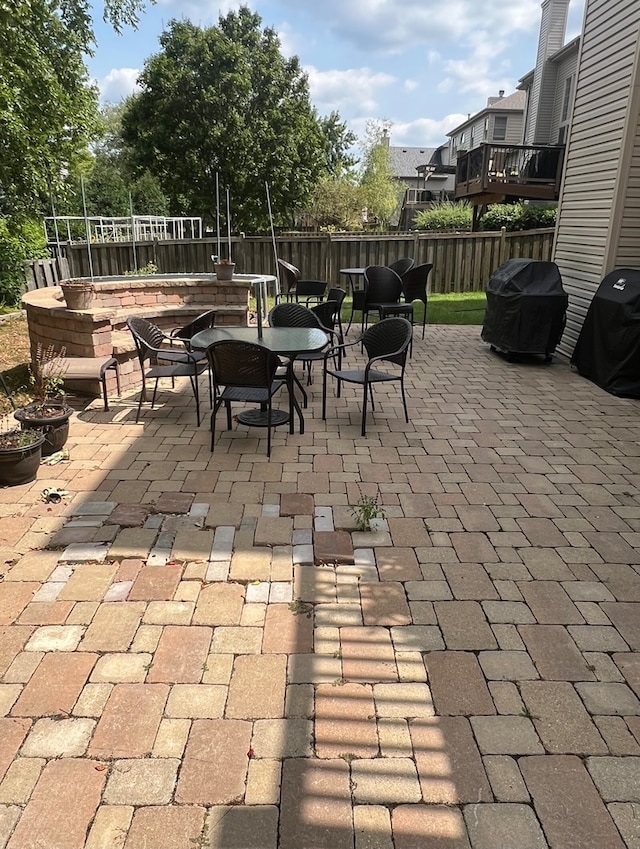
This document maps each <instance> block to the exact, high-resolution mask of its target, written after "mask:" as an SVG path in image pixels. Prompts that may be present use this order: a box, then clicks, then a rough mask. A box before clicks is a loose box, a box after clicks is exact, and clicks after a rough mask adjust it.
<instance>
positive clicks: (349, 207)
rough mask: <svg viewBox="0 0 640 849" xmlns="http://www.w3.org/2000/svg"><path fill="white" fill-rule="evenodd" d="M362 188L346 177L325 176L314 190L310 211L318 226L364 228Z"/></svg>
mask: <svg viewBox="0 0 640 849" xmlns="http://www.w3.org/2000/svg"><path fill="white" fill-rule="evenodd" d="M363 206H364V203H363V200H362V190H361V188H360V186H358V185H357V184H356V183H355V182H354V181H353V180H350V179H348V178H346V177H342V178H340V179H338V178H336V177H329V176H328V177H325V178H324V179H322V180H320V182H319V183H318V185H317V186H316V187H315V189H314V191H313V195H312V198H311V204H310V207H309V212H310V214H311V216H312V218H313V220H314V222H315V224H316V227H318V228H331V229H336V230H360V229H362V209H363Z"/></svg>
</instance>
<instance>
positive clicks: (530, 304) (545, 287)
mask: <svg viewBox="0 0 640 849" xmlns="http://www.w3.org/2000/svg"><path fill="white" fill-rule="evenodd" d="M568 301H569V298H568V296H567V294H566V292H565V291H564V289H563V287H562V278H561V276H560V270H559V269H558V266H557V265H556V264H555V262H544V261H542V260H535V259H510V260H508V261H507V262H505V263H503V265H501V266H500V268H498V269H497V270H496V271H494V273H493V274H492V275H491V278H490V280H489V282H488V283H487V309H486V312H485V316H484V324H483V327H482V338H483V339H484V341H485V342H488V343H489V344H490V345H492V346H493V347H495V348H498V349H499V350H500V351H503V352H505V353H518V354H544V355H545V356H550V355H551V354H552V353H553V352H554V351H555V349H556V345H557V344H558V342H559V341H560V337H561V336H562V331H563V330H564V325H565V321H566V313H567V304H568Z"/></svg>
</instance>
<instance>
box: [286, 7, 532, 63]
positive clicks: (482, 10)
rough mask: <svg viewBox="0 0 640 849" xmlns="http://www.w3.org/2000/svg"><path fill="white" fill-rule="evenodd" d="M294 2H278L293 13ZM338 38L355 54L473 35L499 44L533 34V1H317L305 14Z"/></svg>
mask: <svg viewBox="0 0 640 849" xmlns="http://www.w3.org/2000/svg"><path fill="white" fill-rule="evenodd" d="M299 3H300V0H281V5H283V6H290V7H296V8H298V9H299ZM305 11H306V13H307V14H309V15H313V16H315V17H316V18H317V19H318V20H321V21H323V23H324V24H325V25H326V26H327V27H328V28H329V29H330V30H331V31H332V32H333V33H334V34H335V35H337V36H338V37H339V38H341V39H343V40H344V41H347V42H349V43H351V44H354V45H356V46H357V47H359V48H360V49H363V50H365V49H368V50H373V51H374V52H391V53H396V52H400V51H402V50H404V49H406V48H407V47H410V46H414V45H417V44H424V45H429V46H431V47H434V46H436V47H439V45H440V44H441V42H443V41H449V40H455V41H459V40H464V39H467V38H470V37H471V36H473V35H474V34H475V33H482V34H484V35H486V36H487V37H493V38H497V39H504V38H506V37H508V36H511V35H513V34H514V33H518V32H527V33H532V32H535V31H536V30H537V28H538V26H539V24H540V2H539V0H516V2H514V0H481V2H480V0H449V2H447V3H439V2H437V0H349V2H348V3H345V2H344V0H323V2H322V3H309V4H308V6H307V7H306V8H305Z"/></svg>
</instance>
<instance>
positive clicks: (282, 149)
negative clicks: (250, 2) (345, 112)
mask: <svg viewBox="0 0 640 849" xmlns="http://www.w3.org/2000/svg"><path fill="white" fill-rule="evenodd" d="M160 44H161V48H162V51H161V52H160V53H158V54H156V55H155V56H152V57H151V58H150V59H148V60H147V61H146V63H145V67H144V71H143V72H142V74H141V78H140V84H141V86H142V90H141V92H140V93H139V94H138V95H137V96H135V97H133V98H132V99H131V101H130V102H129V104H128V107H127V109H126V111H125V115H124V118H123V137H124V140H125V142H126V144H127V146H128V147H129V151H130V155H131V159H132V161H133V162H134V164H135V166H136V167H137V168H138V169H140V170H144V169H146V170H149V171H150V172H151V173H152V174H155V175H156V176H157V177H158V179H159V181H160V184H161V185H162V188H163V190H164V191H165V193H166V194H167V196H168V197H169V202H170V206H171V210H172V212H173V213H174V214H190V215H201V216H202V217H203V218H205V219H206V220H208V221H209V222H212V221H213V220H214V219H215V211H216V175H218V179H219V185H220V189H221V195H222V197H221V212H223V213H224V211H225V208H226V203H225V197H224V191H225V189H226V187H229V190H230V198H231V212H232V219H233V226H234V228H238V229H243V230H248V229H252V228H261V227H265V226H266V225H267V223H268V212H267V203H266V197H265V182H267V183H268V185H269V191H270V197H271V205H272V211H273V214H274V219H275V221H276V223H288V222H290V221H291V220H292V219H293V217H294V215H295V213H296V211H297V210H298V209H299V208H301V207H302V206H303V205H304V204H305V203H306V201H307V199H308V197H309V194H310V192H311V190H312V188H313V186H314V185H315V184H316V182H317V180H318V178H319V176H320V174H321V173H322V170H323V166H324V163H325V158H326V145H325V141H324V139H323V137H322V133H321V130H320V126H319V122H318V120H317V118H316V116H315V113H314V111H313V109H312V107H311V103H310V100H309V89H308V82H307V77H306V75H305V74H304V73H303V72H302V70H301V69H300V65H299V61H298V59H297V57H294V58H292V59H285V58H284V57H283V56H282V54H281V53H280V42H279V39H278V36H277V34H276V32H275V31H274V30H273V29H270V28H266V29H264V30H262V29H261V18H260V16H259V15H256V14H254V13H252V12H250V11H249V10H248V9H247V8H246V7H241V8H240V9H239V11H238V12H230V13H229V14H228V15H226V17H223V16H221V17H220V19H219V22H218V25H217V26H215V27H209V28H207V29H201V28H199V27H197V26H194V25H193V24H191V23H189V22H187V21H172V22H171V23H170V24H169V27H168V30H167V31H165V32H164V33H163V34H162V35H161V37H160Z"/></svg>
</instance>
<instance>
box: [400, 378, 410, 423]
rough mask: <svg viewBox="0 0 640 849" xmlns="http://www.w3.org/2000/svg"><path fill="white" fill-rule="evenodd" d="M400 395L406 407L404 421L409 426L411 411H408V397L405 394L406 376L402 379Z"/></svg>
mask: <svg viewBox="0 0 640 849" xmlns="http://www.w3.org/2000/svg"><path fill="white" fill-rule="evenodd" d="M400 394H401V395H402V406H403V407H404V420H405V421H406V423H407V424H409V411H408V410H407V396H406V395H405V394H404V376H402V377H401V378H400Z"/></svg>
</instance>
